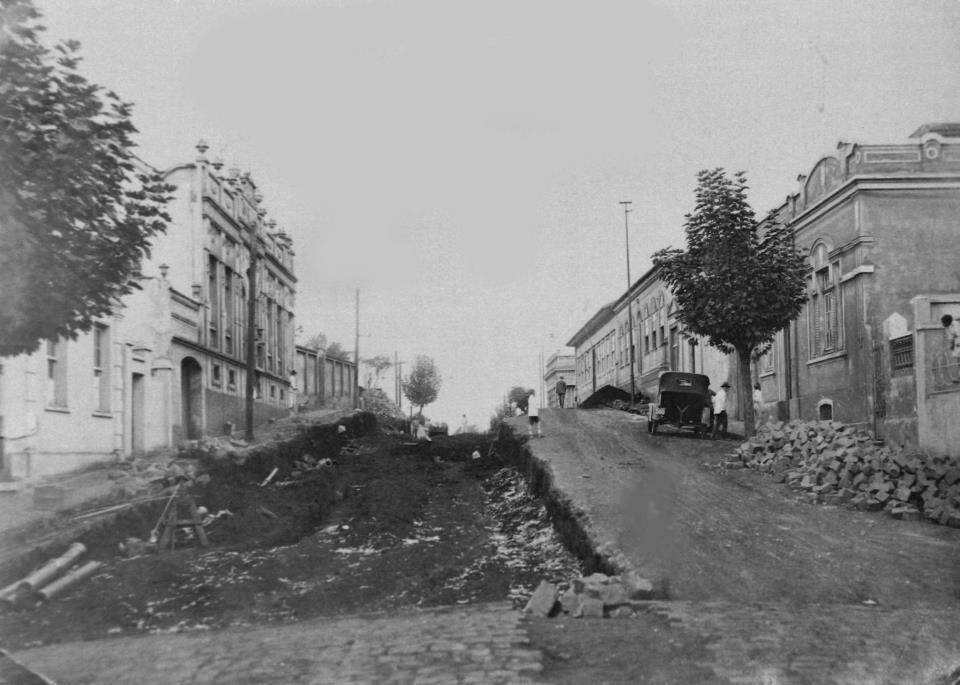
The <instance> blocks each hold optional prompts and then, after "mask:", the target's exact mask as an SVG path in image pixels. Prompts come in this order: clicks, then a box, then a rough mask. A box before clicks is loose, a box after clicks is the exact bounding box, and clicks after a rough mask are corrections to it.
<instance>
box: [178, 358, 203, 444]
mask: <svg viewBox="0 0 960 685" xmlns="http://www.w3.org/2000/svg"><path fill="white" fill-rule="evenodd" d="M180 404H181V406H182V407H183V410H182V415H181V416H182V421H183V431H184V434H185V436H186V438H187V440H196V439H197V438H199V437H200V433H201V430H202V427H203V372H202V370H201V369H200V363H199V362H198V361H197V360H196V359H194V358H193V357H184V359H183V361H182V362H180Z"/></svg>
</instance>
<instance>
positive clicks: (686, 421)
mask: <svg viewBox="0 0 960 685" xmlns="http://www.w3.org/2000/svg"><path fill="white" fill-rule="evenodd" d="M711 413H712V405H711V402H710V378H709V377H708V376H704V375H703V374H700V373H681V372H679V371H667V372H665V373H662V374H660V387H659V389H658V391H657V399H656V401H655V402H651V403H650V410H649V414H648V420H647V432H648V433H656V432H657V428H659V427H660V426H673V427H674V428H676V429H677V430H683V429H687V430H692V431H693V432H694V433H695V434H696V435H697V437H702V436H704V435H708V434H709V432H710V415H711Z"/></svg>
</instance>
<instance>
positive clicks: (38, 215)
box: [0, 0, 172, 356]
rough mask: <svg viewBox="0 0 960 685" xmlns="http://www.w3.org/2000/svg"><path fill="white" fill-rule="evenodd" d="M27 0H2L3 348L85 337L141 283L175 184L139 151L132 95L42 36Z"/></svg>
mask: <svg viewBox="0 0 960 685" xmlns="http://www.w3.org/2000/svg"><path fill="white" fill-rule="evenodd" d="M43 30H44V29H43V27H42V26H41V25H40V14H39V12H38V11H37V10H36V9H35V8H34V6H33V5H32V3H31V2H30V0H0V74H2V79H0V159H2V160H3V163H2V164H0V292H2V293H3V297H2V298H0V355H3V356H10V355H15V354H20V353H23V352H31V351H33V350H35V349H36V348H37V347H38V346H39V344H40V341H41V340H43V339H51V340H55V339H57V338H58V337H61V336H66V337H71V338H73V337H76V336H77V335H78V334H79V333H82V332H86V331H89V330H90V329H91V328H92V326H93V324H94V322H95V321H96V319H98V318H100V317H103V316H107V315H109V314H110V313H111V312H112V311H113V310H114V309H115V308H116V307H117V306H118V304H119V299H120V298H121V297H123V296H124V295H128V294H130V293H131V292H133V290H134V289H136V288H139V287H140V286H139V284H138V280H140V277H141V274H140V264H141V261H142V259H143V258H144V257H145V256H147V255H148V254H149V246H150V242H151V239H152V238H153V237H154V236H156V235H157V234H159V233H162V232H163V231H165V230H166V225H167V222H168V221H169V217H168V216H167V214H166V212H165V210H164V206H165V204H166V203H167V201H168V200H169V197H170V192H171V191H172V187H171V186H168V185H166V184H165V183H163V181H162V179H161V178H160V176H159V175H158V174H157V173H156V172H154V171H152V170H149V169H148V167H147V166H146V165H145V164H143V163H141V162H139V160H137V159H136V157H135V156H134V154H133V148H134V143H133V139H132V136H133V135H134V134H135V133H136V129H135V128H134V125H133V123H132V121H131V118H130V114H131V105H130V104H129V103H126V102H123V101H121V100H120V98H119V97H118V96H117V95H116V94H115V93H113V92H111V91H104V90H103V89H102V88H101V87H100V86H98V85H96V84H93V83H90V82H89V81H87V80H86V79H85V78H84V77H83V76H82V75H81V74H80V73H79V72H78V70H77V67H78V64H79V62H80V57H79V44H78V43H76V42H75V41H66V42H63V43H59V44H57V45H56V46H55V47H54V48H53V49H49V48H47V47H45V46H44V45H43V44H42V43H41V41H40V36H41V34H42V32H43Z"/></svg>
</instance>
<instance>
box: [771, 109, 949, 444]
mask: <svg viewBox="0 0 960 685" xmlns="http://www.w3.org/2000/svg"><path fill="white" fill-rule="evenodd" d="M767 221H771V222H772V221H776V222H781V223H784V224H786V225H787V226H789V227H791V228H792V229H793V232H794V235H795V236H796V244H797V246H798V248H800V249H801V250H803V251H804V252H805V253H806V254H807V255H809V260H810V271H809V275H808V278H807V292H808V296H809V301H808V303H807V305H806V306H805V307H804V311H803V312H802V314H801V315H800V317H799V318H798V319H797V320H796V321H795V322H793V324H791V325H790V326H789V327H788V328H787V329H786V330H784V331H782V332H781V333H780V334H778V336H777V339H776V344H775V345H774V347H773V350H772V351H771V353H770V354H768V355H766V356H765V357H764V358H763V359H761V360H760V362H759V363H758V365H757V367H756V368H755V369H754V374H755V376H756V377H759V380H760V382H761V385H762V392H763V398H764V409H765V411H766V412H767V413H768V415H770V416H775V417H779V418H793V417H801V418H835V419H838V420H841V421H844V422H847V423H854V424H861V425H863V426H865V427H867V428H870V429H872V430H875V431H876V436H877V437H878V438H881V439H885V440H887V441H888V442H891V443H893V444H896V445H905V446H914V447H916V446H919V447H921V448H925V449H930V450H932V451H936V452H941V453H951V454H958V453H960V452H958V447H957V446H958V445H960V426H958V422H957V421H956V417H958V416H960V383H954V382H953V380H952V378H957V377H958V376H957V374H956V365H955V362H956V359H955V358H951V357H950V356H949V355H945V353H944V347H943V340H944V331H943V327H942V325H941V323H940V318H941V316H942V315H943V314H947V313H949V314H952V315H953V316H954V317H960V268H958V266H957V255H958V254H960V125H958V124H929V125H926V126H922V127H921V128H919V129H918V130H917V131H915V132H914V133H913V134H912V135H911V136H910V137H909V138H908V139H906V140H905V142H902V143H899V144H892V145H886V144H884V145H874V144H854V143H845V142H842V143H840V144H839V145H838V146H837V150H836V152H835V153H833V154H831V155H828V156H826V157H824V158H823V159H821V160H819V161H818V162H817V163H816V164H815V165H814V166H813V168H812V169H811V170H810V171H809V172H808V173H806V174H804V175H801V176H800V177H799V178H798V188H797V191H796V192H795V193H793V194H791V195H789V196H788V197H787V198H786V201H785V202H784V203H783V204H782V205H781V206H780V207H778V208H777V209H776V210H774V211H773V212H772V213H771V215H770V216H769V217H767Z"/></svg>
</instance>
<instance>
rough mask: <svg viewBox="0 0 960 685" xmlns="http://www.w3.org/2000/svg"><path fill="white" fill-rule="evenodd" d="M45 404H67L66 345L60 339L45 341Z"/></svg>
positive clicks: (63, 405)
mask: <svg viewBox="0 0 960 685" xmlns="http://www.w3.org/2000/svg"><path fill="white" fill-rule="evenodd" d="M47 405H48V406H51V407H66V406H67V345H66V343H65V342H64V341H62V340H48V341H47Z"/></svg>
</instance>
